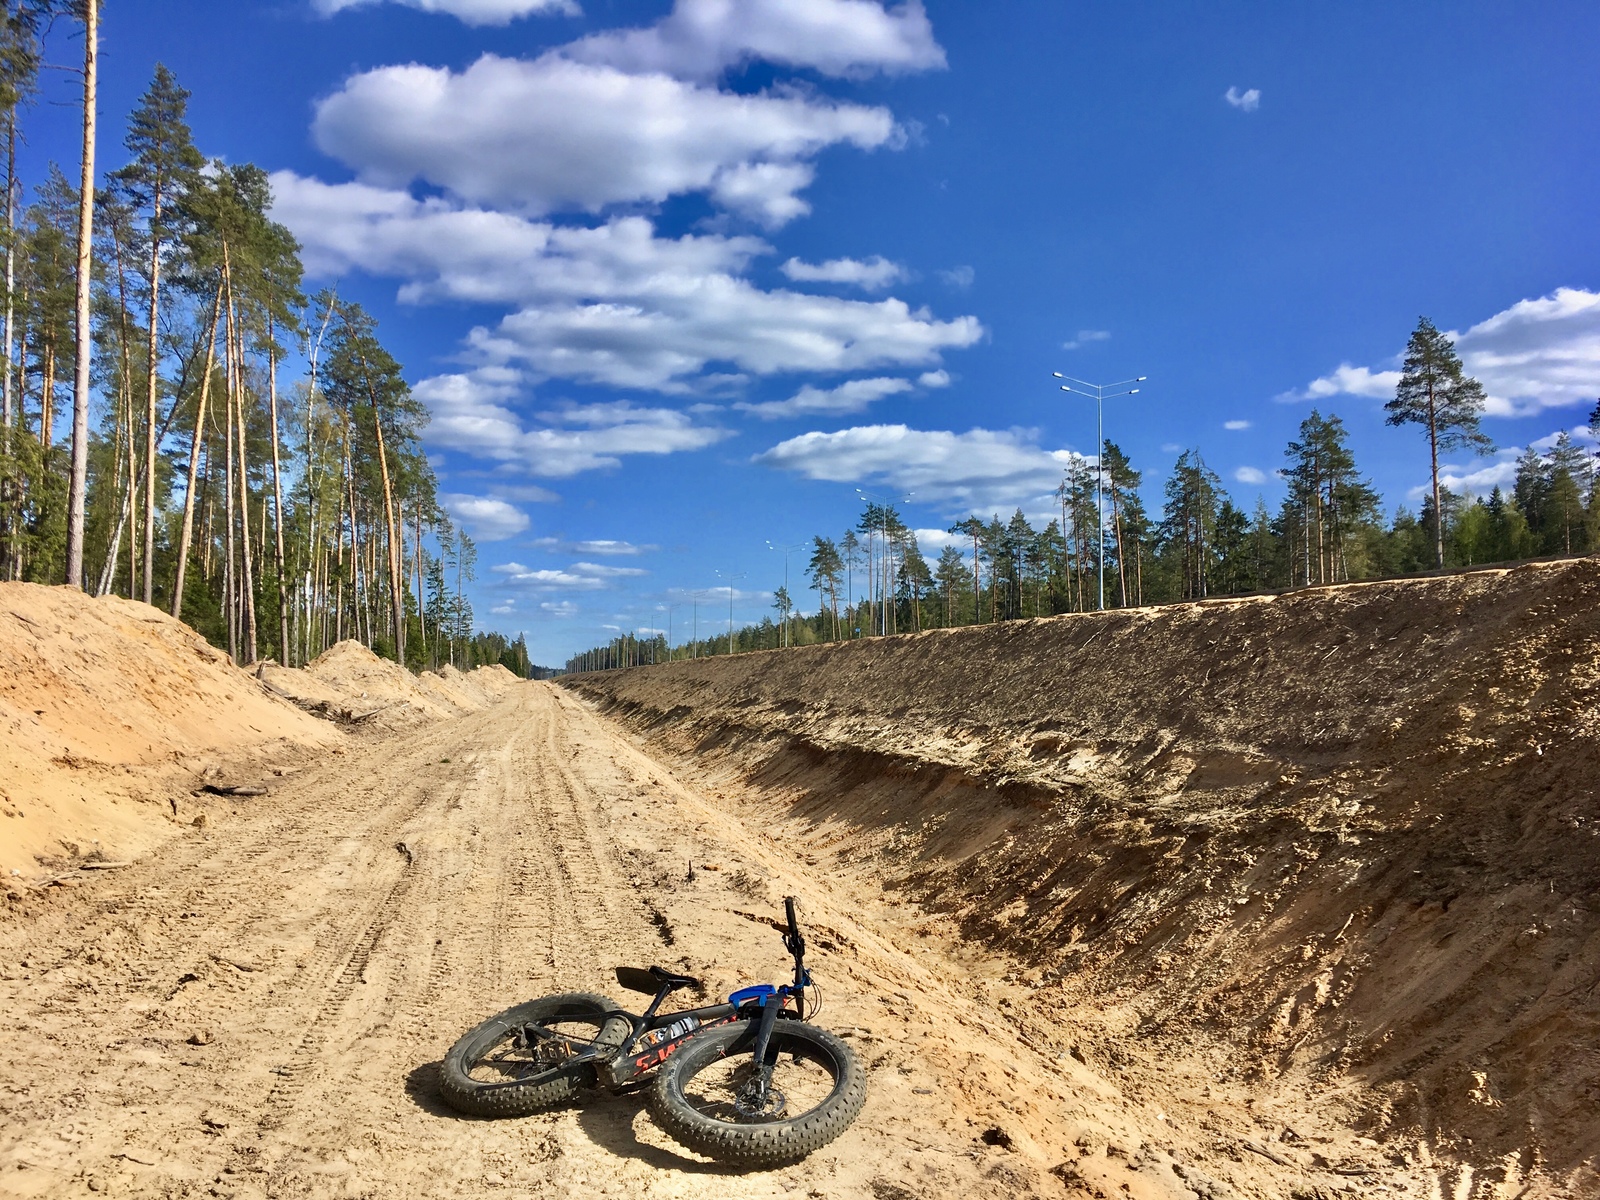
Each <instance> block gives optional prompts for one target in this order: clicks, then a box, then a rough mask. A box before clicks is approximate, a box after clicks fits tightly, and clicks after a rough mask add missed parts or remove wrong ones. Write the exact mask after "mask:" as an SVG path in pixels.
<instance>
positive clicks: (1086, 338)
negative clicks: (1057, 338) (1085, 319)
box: [1061, 329, 1111, 350]
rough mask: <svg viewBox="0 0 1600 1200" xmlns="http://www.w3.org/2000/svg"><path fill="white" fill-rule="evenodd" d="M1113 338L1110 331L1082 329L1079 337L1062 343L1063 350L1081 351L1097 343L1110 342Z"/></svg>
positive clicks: (1078, 334) (1079, 331)
mask: <svg viewBox="0 0 1600 1200" xmlns="http://www.w3.org/2000/svg"><path fill="white" fill-rule="evenodd" d="M1110 337H1111V331H1110V330H1109V329H1080V330H1078V333H1077V336H1076V337H1073V338H1070V339H1068V340H1067V341H1065V342H1062V343H1061V348H1062V349H1063V350H1081V349H1083V347H1085V346H1090V345H1093V344H1094V343H1095V342H1104V341H1108V340H1109V339H1110Z"/></svg>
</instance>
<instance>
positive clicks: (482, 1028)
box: [439, 992, 633, 1117]
mask: <svg viewBox="0 0 1600 1200" xmlns="http://www.w3.org/2000/svg"><path fill="white" fill-rule="evenodd" d="M616 1007H617V1006H616V1005H615V1004H613V1003H611V1001H610V1000H608V999H606V998H605V997H604V996H597V995H594V994H593V993H590V992H568V993H565V994H563V995H559V996H544V997H541V998H540V999H538V1000H529V1001H528V1002H527V1003H525V1004H518V1005H517V1006H515V1007H514V1008H508V1009H506V1010H505V1011H504V1012H501V1013H496V1014H495V1015H494V1016H492V1017H490V1018H489V1019H488V1020H487V1021H484V1022H483V1023H482V1024H480V1025H478V1026H476V1027H475V1028H473V1029H471V1030H469V1031H468V1032H467V1033H466V1034H465V1035H464V1036H463V1037H462V1038H461V1039H460V1040H459V1041H457V1042H456V1044H455V1045H454V1046H451V1047H450V1049H449V1050H448V1051H447V1052H446V1053H445V1056H444V1061H443V1062H442V1063H440V1064H439V1093H440V1095H441V1096H442V1097H443V1098H444V1101H445V1103H447V1104H448V1105H450V1107H451V1108H454V1109H456V1110H457V1111H458V1112H464V1113H469V1114H471V1115H472V1116H478V1117H521V1116H526V1115H527V1114H529V1113H534V1112H540V1111H542V1110H544V1109H547V1108H555V1107H557V1106H558V1105H561V1104H565V1103H567V1102H569V1101H570V1100H572V1099H573V1098H574V1097H575V1096H576V1095H577V1094H578V1092H579V1090H580V1089H582V1088H585V1087H592V1086H593V1085H594V1083H595V1079H596V1077H595V1064H594V1063H593V1062H581V1063H573V1062H572V1061H571V1060H572V1059H573V1058H575V1057H576V1056H577V1055H580V1054H583V1053H586V1052H587V1051H589V1050H590V1049H592V1048H597V1049H600V1050H602V1051H604V1050H614V1049H616V1048H617V1047H618V1046H620V1045H622V1043H623V1042H624V1041H626V1040H627V1037H628V1035H629V1034H630V1033H631V1032H632V1031H633V1027H632V1025H631V1024H629V1022H628V1021H626V1020H625V1019H623V1018H622V1017H610V1018H608V1017H607V1016H606V1013H608V1012H614V1011H616Z"/></svg>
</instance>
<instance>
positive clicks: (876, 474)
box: [755, 425, 1077, 510]
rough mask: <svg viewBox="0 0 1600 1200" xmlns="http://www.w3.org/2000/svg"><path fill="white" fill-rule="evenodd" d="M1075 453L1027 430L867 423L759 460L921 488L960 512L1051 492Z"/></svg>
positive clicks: (790, 444)
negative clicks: (1051, 446) (1041, 441)
mask: <svg viewBox="0 0 1600 1200" xmlns="http://www.w3.org/2000/svg"><path fill="white" fill-rule="evenodd" d="M1076 457H1077V456H1076V454H1075V453H1074V452H1073V451H1070V450H1045V449H1042V448H1041V447H1039V446H1037V445H1035V444H1033V442H1032V440H1031V438H1030V437H1029V435H1028V434H1026V433H1025V432H1023V431H1018V430H1010V431H996V430H989V429H970V430H968V431H967V432H966V433H953V432H949V431H944V430H920V429H910V428H908V427H906V426H905V425H860V426H855V427H853V428H850V429H843V430H840V431H839V432H837V433H819V432H811V433H803V434H801V435H800V436H798V437H793V438H790V439H788V440H787V441H784V442H780V443H778V444H777V445H776V446H774V447H772V448H771V449H770V450H767V451H766V452H765V453H762V454H758V455H757V456H756V458H755V461H756V462H760V463H764V464H766V465H767V466H772V467H781V468H783V469H784V470H788V471H794V472H797V473H798V474H801V475H803V476H805V477H806V478H808V479H818V480H827V481H829V482H834V483H878V484H882V485H884V486H886V487H889V488H892V489H894V490H895V491H898V492H901V493H905V492H914V493H915V495H916V499H917V501H918V502H919V503H922V502H930V503H939V504H944V505H947V506H955V507H956V508H957V509H960V510H982V509H987V508H991V507H994V508H1000V507H1005V508H1010V507H1014V506H1015V505H1017V504H1021V503H1024V502H1028V501H1032V500H1037V499H1038V498H1039V497H1041V496H1044V495H1047V494H1048V493H1049V492H1050V491H1051V490H1052V489H1053V488H1055V487H1056V486H1057V484H1059V483H1060V482H1061V474H1062V472H1063V471H1064V470H1065V469H1066V466H1067V464H1068V463H1069V462H1071V461H1072V460H1073V459H1074V458H1076Z"/></svg>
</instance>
